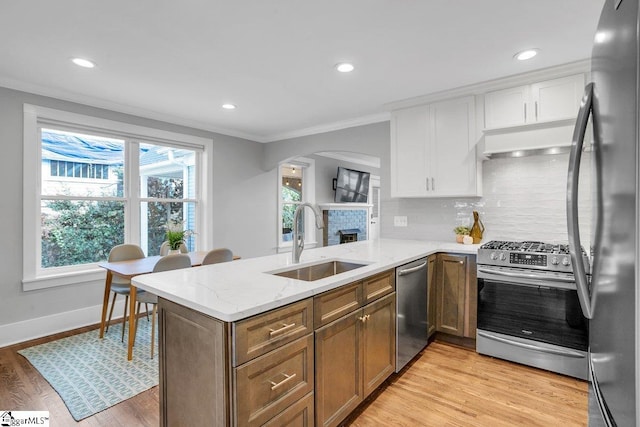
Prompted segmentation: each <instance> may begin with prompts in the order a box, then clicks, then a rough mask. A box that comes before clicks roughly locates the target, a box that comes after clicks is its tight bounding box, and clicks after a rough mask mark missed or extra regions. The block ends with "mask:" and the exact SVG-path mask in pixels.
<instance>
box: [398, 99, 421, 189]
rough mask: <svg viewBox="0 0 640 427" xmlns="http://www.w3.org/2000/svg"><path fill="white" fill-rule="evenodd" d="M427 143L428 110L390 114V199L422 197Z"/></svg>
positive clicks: (407, 110)
mask: <svg viewBox="0 0 640 427" xmlns="http://www.w3.org/2000/svg"><path fill="white" fill-rule="evenodd" d="M428 142H429V107H428V106H421V107H415V108H407V109H404V110H398V111H394V112H393V113H392V115H391V197H422V196H424V194H425V193H426V167H427V163H426V162H427V147H428Z"/></svg>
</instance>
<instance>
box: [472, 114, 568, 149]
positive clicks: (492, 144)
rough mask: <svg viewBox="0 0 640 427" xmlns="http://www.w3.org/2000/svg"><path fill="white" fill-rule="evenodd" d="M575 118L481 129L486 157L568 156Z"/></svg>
mask: <svg viewBox="0 0 640 427" xmlns="http://www.w3.org/2000/svg"><path fill="white" fill-rule="evenodd" d="M574 124H575V119H566V120H562V121H554V122H551V123H537V124H527V125H521V126H512V127H507V128H499V129H484V130H483V133H484V138H483V139H484V151H483V155H484V156H485V157H486V158H489V159H493V158H504V157H524V156H533V155H540V154H561V153H568V152H569V151H570V149H571V139H572V137H573V128H574Z"/></svg>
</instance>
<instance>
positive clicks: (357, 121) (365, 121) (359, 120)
mask: <svg viewBox="0 0 640 427" xmlns="http://www.w3.org/2000/svg"><path fill="white" fill-rule="evenodd" d="M389 120H391V113H389V112H384V113H378V114H371V115H368V116H362V117H356V118H354V119H349V120H342V121H339V122H333V123H326V124H322V125H318V126H312V127H308V128H304V129H298V130H292V131H289V132H283V133H280V134H275V135H271V136H268V137H266V138H263V139H262V140H261V141H260V142H275V141H282V140H284V139H292V138H299V137H301V136H308V135H315V134H318V133H325V132H332V131H336V130H341V129H347V128H352V127H356V126H364V125H370V124H372V123H380V122H386V121H389Z"/></svg>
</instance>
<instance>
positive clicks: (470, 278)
mask: <svg viewBox="0 0 640 427" xmlns="http://www.w3.org/2000/svg"><path fill="white" fill-rule="evenodd" d="M436 270H437V273H436V301H437V304H436V305H437V307H436V312H437V319H436V329H437V331H438V332H443V333H446V334H450V335H455V336H459V337H467V338H475V334H476V321H477V314H476V309H477V295H476V289H477V279H476V277H477V276H476V264H475V256H473V255H455V254H438V260H437V269H436Z"/></svg>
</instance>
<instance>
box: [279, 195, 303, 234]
mask: <svg viewBox="0 0 640 427" xmlns="http://www.w3.org/2000/svg"><path fill="white" fill-rule="evenodd" d="M297 207H298V205H297V204H291V203H283V204H282V241H284V242H288V241H290V240H291V239H292V235H293V214H294V213H295V211H296V208H297ZM300 227H301V230H304V215H300Z"/></svg>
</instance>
